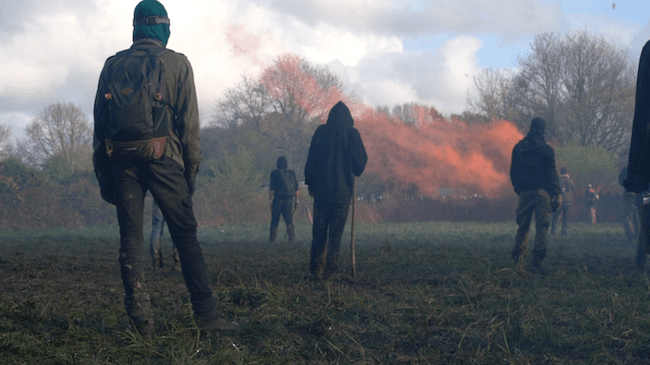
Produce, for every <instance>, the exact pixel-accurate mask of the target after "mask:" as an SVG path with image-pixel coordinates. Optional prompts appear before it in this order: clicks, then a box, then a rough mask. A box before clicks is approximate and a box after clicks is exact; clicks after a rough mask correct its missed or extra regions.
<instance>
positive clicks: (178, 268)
mask: <svg viewBox="0 0 650 365" xmlns="http://www.w3.org/2000/svg"><path fill="white" fill-rule="evenodd" d="M172 271H175V272H183V268H182V267H181V262H180V261H174V265H172Z"/></svg>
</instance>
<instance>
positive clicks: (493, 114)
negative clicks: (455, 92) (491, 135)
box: [468, 68, 511, 121]
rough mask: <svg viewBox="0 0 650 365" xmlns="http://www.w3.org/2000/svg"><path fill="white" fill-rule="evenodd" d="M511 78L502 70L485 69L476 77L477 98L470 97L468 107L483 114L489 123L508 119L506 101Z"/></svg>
mask: <svg viewBox="0 0 650 365" xmlns="http://www.w3.org/2000/svg"><path fill="white" fill-rule="evenodd" d="M510 83H511V77H510V75H509V73H508V72H507V71H505V70H502V69H496V70H494V69H492V68H488V69H484V70H482V71H481V73H480V74H479V75H478V76H475V77H474V87H475V88H476V90H477V92H478V93H477V95H476V96H475V97H470V98H469V100H468V107H469V109H470V110H471V111H474V112H476V113H480V114H483V115H485V116H486V117H487V119H488V121H489V120H493V119H502V118H505V117H506V114H507V110H506V99H507V96H508V89H509V87H510Z"/></svg>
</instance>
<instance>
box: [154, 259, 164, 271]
mask: <svg viewBox="0 0 650 365" xmlns="http://www.w3.org/2000/svg"><path fill="white" fill-rule="evenodd" d="M152 261H153V271H158V269H160V268H162V267H163V262H162V260H161V259H160V257H154V258H153V259H152Z"/></svg>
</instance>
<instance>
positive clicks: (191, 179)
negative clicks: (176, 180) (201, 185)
mask: <svg viewBox="0 0 650 365" xmlns="http://www.w3.org/2000/svg"><path fill="white" fill-rule="evenodd" d="M185 181H187V187H188V188H189V189H190V196H194V190H196V175H195V174H187V175H185Z"/></svg>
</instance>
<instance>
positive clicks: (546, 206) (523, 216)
mask: <svg viewBox="0 0 650 365" xmlns="http://www.w3.org/2000/svg"><path fill="white" fill-rule="evenodd" d="M533 215H535V247H534V248H533V260H534V261H535V260H536V261H541V260H542V259H543V258H544V257H546V241H547V234H548V226H549V225H550V220H551V198H550V196H549V195H548V193H547V192H546V190H543V189H539V190H530V191H523V192H521V194H519V205H518V206H517V225H519V228H518V229H517V234H516V236H515V247H514V249H513V250H512V254H513V257H515V256H517V257H518V256H519V255H525V254H526V252H527V250H528V231H529V230H530V224H531V222H532V220H533Z"/></svg>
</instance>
